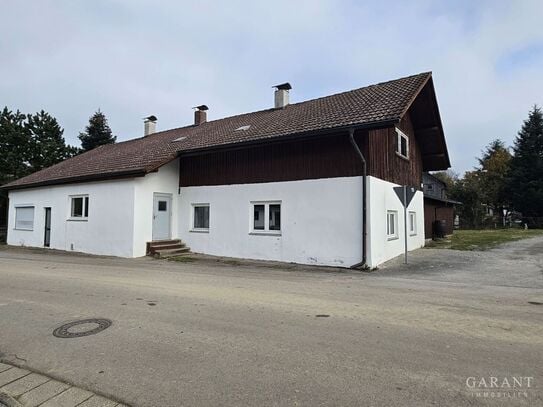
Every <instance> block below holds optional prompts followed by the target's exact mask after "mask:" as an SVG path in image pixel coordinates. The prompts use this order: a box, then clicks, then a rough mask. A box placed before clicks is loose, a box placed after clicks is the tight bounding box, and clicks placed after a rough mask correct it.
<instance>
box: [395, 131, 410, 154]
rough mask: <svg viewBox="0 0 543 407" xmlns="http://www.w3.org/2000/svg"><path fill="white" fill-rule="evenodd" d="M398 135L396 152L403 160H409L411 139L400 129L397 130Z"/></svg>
mask: <svg viewBox="0 0 543 407" xmlns="http://www.w3.org/2000/svg"><path fill="white" fill-rule="evenodd" d="M396 134H397V135H398V143H397V146H396V152H397V153H398V155H400V156H402V157H403V158H409V138H408V137H407V136H406V135H405V134H404V133H403V132H402V131H401V130H400V129H396Z"/></svg>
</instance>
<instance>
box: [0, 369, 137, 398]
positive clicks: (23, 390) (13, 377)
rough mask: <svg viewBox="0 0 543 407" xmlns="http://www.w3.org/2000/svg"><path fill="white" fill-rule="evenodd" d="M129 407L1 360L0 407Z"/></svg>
mask: <svg viewBox="0 0 543 407" xmlns="http://www.w3.org/2000/svg"><path fill="white" fill-rule="evenodd" d="M26 405H32V406H37V405H40V406H44V407H56V406H59V405H62V406H66V407H75V406H81V407H91V406H92V407H128V405H126V404H123V403H120V402H119V401H116V400H114V399H112V398H108V397H105V396H102V395H100V394H97V393H95V392H93V391H89V390H85V389H82V388H80V387H76V386H73V385H72V384H70V383H66V382H64V381H60V380H56V379H55V378H53V377H51V376H48V375H44V374H41V373H39V372H35V371H33V370H31V369H28V368H23V367H19V366H17V365H14V364H12V363H6V362H5V361H0V407H24V406H26Z"/></svg>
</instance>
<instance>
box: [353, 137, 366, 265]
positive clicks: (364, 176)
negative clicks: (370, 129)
mask: <svg viewBox="0 0 543 407" xmlns="http://www.w3.org/2000/svg"><path fill="white" fill-rule="evenodd" d="M349 140H350V142H351V144H352V145H353V148H354V150H355V151H356V153H357V154H358V157H359V158H360V161H361V162H362V261H361V262H360V263H356V264H354V265H352V266H351V268H353V269H354V268H358V267H366V266H367V265H366V258H367V256H366V241H367V231H366V230H367V222H366V207H367V205H366V202H367V199H366V177H367V171H366V159H365V158H364V154H362V151H360V148H359V147H358V144H356V141H355V140H354V129H353V128H350V129H349Z"/></svg>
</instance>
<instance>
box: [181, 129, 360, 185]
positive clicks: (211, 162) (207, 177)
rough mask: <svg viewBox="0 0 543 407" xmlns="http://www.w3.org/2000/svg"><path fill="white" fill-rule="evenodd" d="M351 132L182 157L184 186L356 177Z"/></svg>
mask: <svg viewBox="0 0 543 407" xmlns="http://www.w3.org/2000/svg"><path fill="white" fill-rule="evenodd" d="M361 173H362V170H361V166H360V163H359V162H358V159H357V156H356V154H355V152H354V150H353V147H352V146H351V145H350V143H349V139H348V136H347V134H341V135H334V136H330V137H319V138H317V139H314V140H304V141H296V142H284V143H270V144H268V145H263V146H258V147H252V148H245V149H239V150H231V151H220V152H214V153H208V154H204V155H197V156H188V157H183V156H182V157H181V158H180V177H179V185H180V186H198V185H228V184H251V183H259V182H278V181H296V180H303V179H317V178H334V177H349V176H356V175H360V174H361Z"/></svg>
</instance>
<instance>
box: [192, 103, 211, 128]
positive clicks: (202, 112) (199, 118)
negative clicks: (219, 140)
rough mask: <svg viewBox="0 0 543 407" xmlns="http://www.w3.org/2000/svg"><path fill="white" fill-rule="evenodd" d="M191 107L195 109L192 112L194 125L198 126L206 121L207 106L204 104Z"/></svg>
mask: <svg viewBox="0 0 543 407" xmlns="http://www.w3.org/2000/svg"><path fill="white" fill-rule="evenodd" d="M193 109H196V111H195V112H194V125H195V126H199V125H200V124H203V123H205V122H206V121H207V110H209V108H208V107H207V106H206V105H200V106H195V107H194V108H193Z"/></svg>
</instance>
